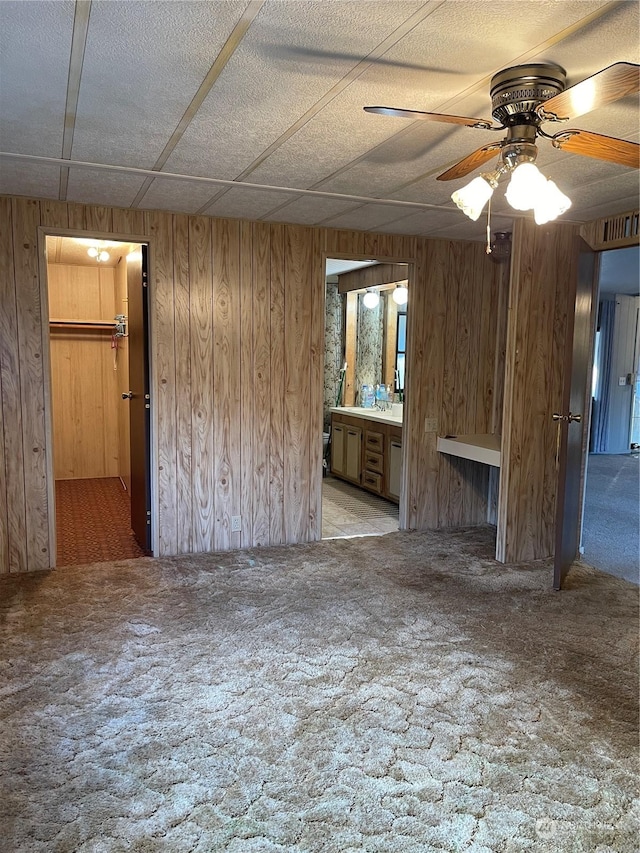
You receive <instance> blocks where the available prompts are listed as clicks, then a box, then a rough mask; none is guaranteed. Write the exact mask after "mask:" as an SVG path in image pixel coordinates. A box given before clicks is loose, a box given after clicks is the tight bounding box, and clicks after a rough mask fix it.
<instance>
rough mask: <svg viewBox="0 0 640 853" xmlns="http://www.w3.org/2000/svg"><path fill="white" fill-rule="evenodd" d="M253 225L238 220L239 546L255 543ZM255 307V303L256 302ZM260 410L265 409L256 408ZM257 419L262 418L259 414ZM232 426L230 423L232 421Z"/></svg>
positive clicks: (245, 546) (247, 546)
mask: <svg viewBox="0 0 640 853" xmlns="http://www.w3.org/2000/svg"><path fill="white" fill-rule="evenodd" d="M253 240H254V234H253V226H252V224H251V222H246V221H242V222H241V223H240V278H239V307H240V330H239V331H240V385H239V392H240V412H239V425H240V457H239V466H240V468H239V472H238V479H239V491H240V495H239V506H240V511H239V512H238V513H237V514H238V515H240V516H241V518H242V530H241V533H240V547H241V548H250V547H251V546H252V545H253V544H254V543H255V534H254V495H253V487H254V475H255V465H256V461H257V460H256V450H255V447H254V430H255V422H256V420H257V418H256V417H255V411H254V387H255V386H254V381H253V365H254V357H255V336H254V329H253V320H254V289H253V278H254V259H253V253H254V252H253ZM255 308H256V310H257V306H255ZM259 411H260V412H261V413H262V412H264V411H266V410H265V409H261V410H259ZM260 420H264V419H263V418H260ZM232 428H233V425H232Z"/></svg>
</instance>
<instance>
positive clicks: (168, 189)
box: [144, 178, 211, 213]
mask: <svg viewBox="0 0 640 853" xmlns="http://www.w3.org/2000/svg"><path fill="white" fill-rule="evenodd" d="M210 198H211V185H210V184H198V183H195V182H194V181H178V180H170V179H167V178H157V179H156V180H154V182H153V183H152V184H151V186H150V187H149V189H148V190H147V194H146V195H145V198H144V207H146V208H149V209H150V210H175V211H176V212H178V213H196V212H197V211H198V210H200V208H201V207H202V205H203V204H205V203H206V202H207V201H208V200H209V199H210Z"/></svg>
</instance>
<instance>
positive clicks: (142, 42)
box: [72, 0, 246, 168]
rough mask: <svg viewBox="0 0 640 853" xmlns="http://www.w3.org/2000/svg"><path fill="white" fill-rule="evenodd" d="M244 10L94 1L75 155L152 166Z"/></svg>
mask: <svg viewBox="0 0 640 853" xmlns="http://www.w3.org/2000/svg"><path fill="white" fill-rule="evenodd" d="M245 5H246V4H245V3H238V2H218V3H199V2H183V1H182V2H178V3H175V2H164V0H154V2H153V3H150V2H140V0H135V1H134V2H126V3H112V2H100V3H95V2H94V3H93V4H92V7H91V18H90V23H89V34H88V37H87V46H86V51H85V62H84V68H83V72H82V82H81V86H80V96H79V99H78V117H77V119H76V128H75V133H74V144H73V152H72V155H73V157H74V158H76V159H78V160H101V161H102V162H108V163H115V164H119V165H129V166H140V167H143V168H150V167H151V166H153V164H154V163H155V162H156V160H157V159H158V157H159V155H160V154H161V152H162V150H163V149H164V147H165V145H166V143H167V141H168V140H169V138H170V136H171V134H172V133H173V131H174V130H175V128H176V126H177V124H178V122H179V121H180V119H181V118H182V115H183V113H184V111H185V110H186V109H187V107H188V106H189V103H190V102H191V100H192V98H193V96H194V95H195V93H196V92H197V90H198V87H199V86H200V84H201V83H202V81H203V79H204V77H205V76H206V74H207V72H208V71H209V68H210V67H211V65H212V64H213V61H214V60H215V58H216V55H217V53H218V51H219V50H220V48H221V47H222V46H223V44H224V42H225V41H226V39H227V37H228V36H229V33H230V32H231V31H232V29H233V27H234V26H235V24H236V22H237V20H238V18H239V17H240V15H241V14H242V12H243V10H244V7H245Z"/></svg>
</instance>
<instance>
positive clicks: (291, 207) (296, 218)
mask: <svg viewBox="0 0 640 853" xmlns="http://www.w3.org/2000/svg"><path fill="white" fill-rule="evenodd" d="M278 207H279V209H278V208H276V209H274V210H273V211H271V212H269V213H268V214H266V215H264V216H263V219H268V220H271V221H273V222H298V223H300V224H301V225H316V224H320V223H322V224H323V225H324V224H325V222H327V224H329V227H331V228H332V227H333V226H332V225H331V224H330V222H329V220H330V218H331V217H332V216H335V215H336V214H338V213H342V212H343V211H347V210H350V209H351V208H352V207H353V202H352V201H340V200H339V199H333V198H316V197H314V196H302V197H301V198H296V199H295V200H294V201H292V202H291V203H289V204H286V205H285V206H284V207H281V206H280V205H279V206H278Z"/></svg>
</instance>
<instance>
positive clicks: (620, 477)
mask: <svg viewBox="0 0 640 853" xmlns="http://www.w3.org/2000/svg"><path fill="white" fill-rule="evenodd" d="M582 538H583V547H584V555H583V559H584V561H585V562H586V563H589V565H592V566H597V567H598V568H599V569H602V571H603V572H609V573H610V574H612V575H616V577H619V578H625V579H626V580H628V581H633V582H634V583H636V584H637V583H640V459H639V458H638V454H629V453H627V454H625V455H620V456H618V455H611V454H607V453H592V454H590V456H589V464H588V467H587V489H586V494H585V505H584V530H583V534H582Z"/></svg>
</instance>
